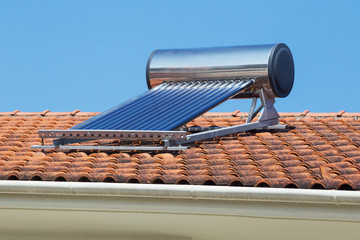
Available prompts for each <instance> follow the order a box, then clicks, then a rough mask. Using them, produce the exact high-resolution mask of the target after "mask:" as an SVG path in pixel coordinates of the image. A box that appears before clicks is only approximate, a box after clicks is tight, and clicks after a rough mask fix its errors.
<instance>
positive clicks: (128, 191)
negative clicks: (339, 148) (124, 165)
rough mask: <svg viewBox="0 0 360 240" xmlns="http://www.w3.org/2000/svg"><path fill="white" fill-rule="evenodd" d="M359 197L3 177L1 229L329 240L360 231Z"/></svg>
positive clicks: (358, 194)
mask: <svg viewBox="0 0 360 240" xmlns="http://www.w3.org/2000/svg"><path fill="white" fill-rule="evenodd" d="M359 205H360V192H356V191H338V190H303V189H275V188H249V187H225V186H194V185H150V184H121V183H80V182H35V181H0V215H1V216H2V222H1V224H0V237H1V236H3V237H6V236H15V235H14V234H22V235H21V236H26V237H29V236H30V235H29V234H32V236H34V238H36V239H41V238H39V237H38V236H37V235H38V233H41V234H43V236H47V235H46V234H50V235H54V234H56V235H57V236H60V235H61V234H68V235H71V236H78V235H79V234H80V235H81V236H83V235H84V233H86V234H88V235H86V236H85V237H84V239H87V238H88V237H89V236H97V237H101V238H104V236H108V237H109V238H112V237H114V239H120V237H121V236H123V237H124V239H129V238H128V237H127V236H132V238H134V239H141V238H142V239H144V238H145V239H146V238H149V236H150V235H151V236H155V237H154V238H156V239H161V236H166V237H165V238H166V239H199V240H200V239H214V240H215V239H239V238H240V237H242V238H244V239H261V238H264V237H266V238H267V239H277V240H279V239H288V237H289V235H288V234H284V233H286V232H288V233H289V234H291V235H292V234H293V232H294V233H295V232H296V234H295V235H292V237H291V238H292V239H299V240H300V239H305V238H308V237H309V236H308V235H309V234H310V233H312V234H317V232H318V231H320V230H321V229H322V230H321V233H320V232H319V238H320V237H321V238H326V239H328V240H329V239H338V238H339V237H341V236H343V237H349V238H351V237H353V236H357V234H358V233H357V232H356V229H357V226H358V225H359V223H360V206H359ZM299 227H301V229H306V231H299ZM259 229H261V231H259ZM325 229H326V230H325ZM354 229H355V231H353V230H354ZM21 236H20V235H19V236H17V237H18V238H19V239H21ZM134 236H135V237H134ZM224 236H226V237H225V238H224ZM24 239H25V238H24ZM44 239H45V237H44ZM59 239H62V238H61V237H59ZM64 239H67V238H66V236H65V237H64ZM75 239H80V238H77V237H75ZM309 239H310V238H309Z"/></svg>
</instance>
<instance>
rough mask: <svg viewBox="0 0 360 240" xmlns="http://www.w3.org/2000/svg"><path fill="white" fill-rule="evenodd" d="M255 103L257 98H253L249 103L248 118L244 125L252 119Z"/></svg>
mask: <svg viewBox="0 0 360 240" xmlns="http://www.w3.org/2000/svg"><path fill="white" fill-rule="evenodd" d="M256 102H257V97H253V100H252V102H251V107H250V111H249V115H248V117H247V119H246V123H249V122H251V121H252V120H253V119H254V111H255V107H256Z"/></svg>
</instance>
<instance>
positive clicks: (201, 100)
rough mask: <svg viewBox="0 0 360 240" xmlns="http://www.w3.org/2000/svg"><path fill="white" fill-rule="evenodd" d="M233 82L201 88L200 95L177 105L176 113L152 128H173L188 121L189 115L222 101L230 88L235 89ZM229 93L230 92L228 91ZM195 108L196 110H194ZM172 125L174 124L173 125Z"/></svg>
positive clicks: (196, 113)
mask: <svg viewBox="0 0 360 240" xmlns="http://www.w3.org/2000/svg"><path fill="white" fill-rule="evenodd" d="M235 87H236V86H234V84H229V85H228V84H226V83H223V84H221V86H220V87H218V88H213V89H203V92H202V96H200V97H198V98H196V99H194V100H193V101H189V102H187V104H184V105H183V106H181V107H179V108H178V109H177V110H178V114H177V115H176V116H174V117H173V118H171V120H169V121H167V122H166V123H165V124H163V125H162V126H160V125H155V126H153V127H154V128H158V127H163V128H165V129H171V128H172V129H174V128H176V127H179V126H181V125H182V124H184V123H186V122H188V121H189V120H191V119H192V118H190V116H192V115H195V117H196V116H198V115H199V114H201V113H202V112H204V109H205V111H206V110H207V109H209V108H211V107H213V106H216V105H217V104H218V103H219V102H221V101H222V99H223V98H226V97H227V96H228V95H229V92H231V90H235ZM230 94H231V93H230ZM194 109H196V111H194ZM165 117H167V116H165ZM174 125H176V126H175V127H174Z"/></svg>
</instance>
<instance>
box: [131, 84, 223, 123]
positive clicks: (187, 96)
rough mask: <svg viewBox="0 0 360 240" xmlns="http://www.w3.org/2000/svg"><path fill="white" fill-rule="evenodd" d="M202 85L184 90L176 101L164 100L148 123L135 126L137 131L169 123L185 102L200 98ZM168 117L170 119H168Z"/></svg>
mask: <svg viewBox="0 0 360 240" xmlns="http://www.w3.org/2000/svg"><path fill="white" fill-rule="evenodd" d="M218 84H219V83H209V84H207V85H211V86H216V85H218ZM204 86H205V85H204V83H201V84H198V85H197V86H194V87H192V88H190V89H184V91H183V93H182V94H181V95H180V96H179V97H178V98H177V99H176V101H167V100H166V99H164V100H163V101H162V103H163V104H164V107H162V108H159V109H158V110H157V111H156V112H153V113H152V116H151V119H152V121H150V122H143V123H142V125H140V126H137V127H138V128H139V129H144V128H145V129H149V130H150V129H152V128H153V126H154V125H157V124H158V123H161V122H166V121H169V119H170V118H171V116H175V115H176V112H178V111H179V110H178V109H179V108H180V107H181V106H183V105H184V104H186V103H187V102H190V101H193V100H194V99H195V98H196V97H197V96H201V95H202V92H203V88H204ZM169 117H170V118H169Z"/></svg>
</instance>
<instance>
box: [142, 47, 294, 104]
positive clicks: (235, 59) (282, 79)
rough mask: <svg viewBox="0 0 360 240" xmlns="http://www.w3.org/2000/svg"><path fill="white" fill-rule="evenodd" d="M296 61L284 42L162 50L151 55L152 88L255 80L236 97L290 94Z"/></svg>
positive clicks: (149, 74)
mask: <svg viewBox="0 0 360 240" xmlns="http://www.w3.org/2000/svg"><path fill="white" fill-rule="evenodd" d="M294 73H295V70H294V61H293V57H292V54H291V52H290V49H289V48H288V46H286V45H285V44H283V43H279V44H268V45H253V46H234V47H215V48H198V49H159V50H155V51H154V52H153V53H152V54H151V55H150V57H149V59H148V63H147V67H146V80H147V84H148V87H149V89H150V88H153V87H155V86H157V85H159V84H161V83H163V82H166V81H172V82H179V81H192V80H230V79H233V80H238V79H254V80H255V84H254V85H253V86H252V87H251V88H249V89H247V90H246V91H245V92H244V93H240V94H238V95H237V96H235V97H234V98H248V97H253V96H257V95H258V92H259V89H264V90H265V92H266V93H267V94H268V95H269V96H270V97H286V96H287V95H289V93H290V92H291V89H292V86H293V83H294Z"/></svg>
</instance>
